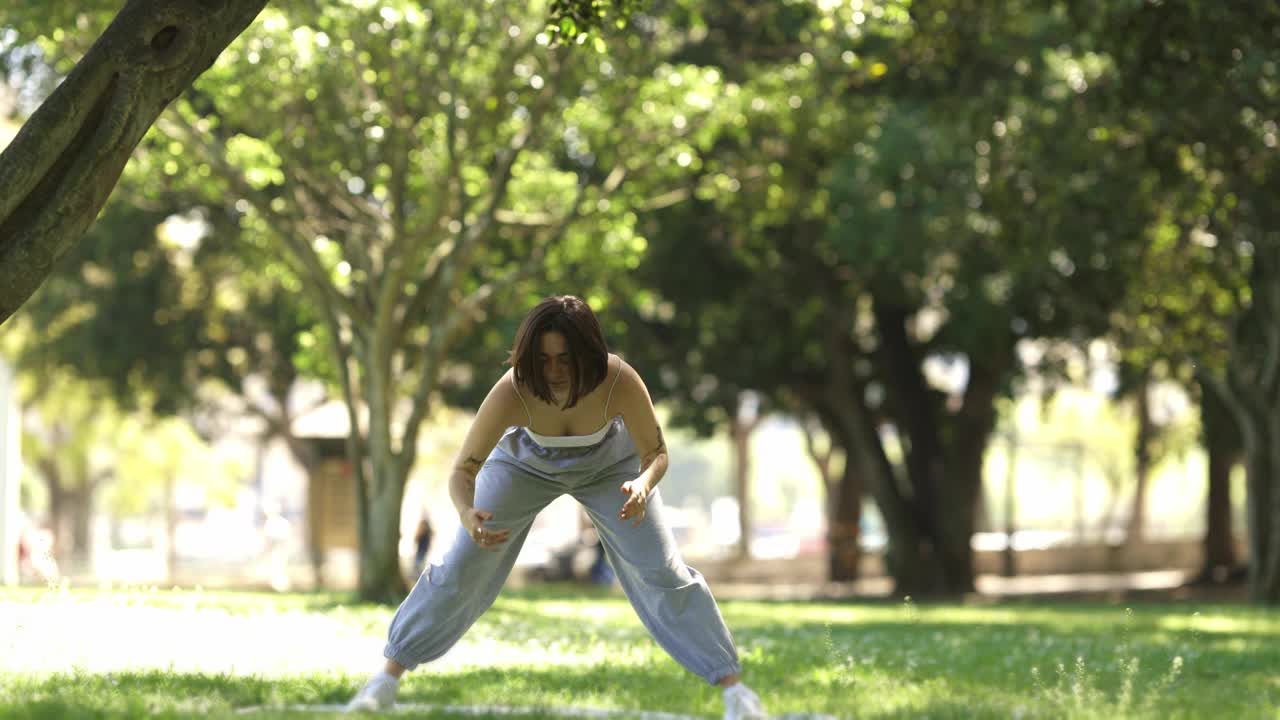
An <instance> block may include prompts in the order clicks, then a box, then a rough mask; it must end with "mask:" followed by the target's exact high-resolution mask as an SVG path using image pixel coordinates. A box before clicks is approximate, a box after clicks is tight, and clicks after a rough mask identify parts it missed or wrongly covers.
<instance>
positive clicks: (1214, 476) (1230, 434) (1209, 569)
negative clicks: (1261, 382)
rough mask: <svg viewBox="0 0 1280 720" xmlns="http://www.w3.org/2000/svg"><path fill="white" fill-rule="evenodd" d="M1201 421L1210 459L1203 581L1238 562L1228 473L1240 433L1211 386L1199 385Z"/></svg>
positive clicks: (1238, 450)
mask: <svg viewBox="0 0 1280 720" xmlns="http://www.w3.org/2000/svg"><path fill="white" fill-rule="evenodd" d="M1200 395H1201V399H1200V418H1201V422H1200V424H1201V426H1202V428H1203V432H1204V444H1205V449H1206V451H1207V453H1208V455H1209V472H1208V476H1209V477H1208V485H1209V488H1208V497H1207V498H1206V500H1205V533H1204V568H1203V570H1202V571H1201V573H1200V576H1201V578H1202V579H1205V580H1211V579H1215V578H1217V577H1218V576H1219V574H1222V573H1229V572H1230V571H1231V570H1232V569H1234V568H1235V567H1236V565H1237V563H1238V562H1239V559H1238V558H1237V557H1236V545H1235V531H1234V529H1233V528H1232V522H1231V471H1232V469H1234V468H1235V466H1236V463H1238V462H1240V454H1241V447H1240V433H1239V431H1238V430H1237V428H1236V424H1235V420H1234V419H1233V418H1232V417H1231V413H1230V409H1229V408H1228V407H1227V405H1226V404H1225V403H1224V402H1223V400H1222V398H1221V397H1219V396H1218V393H1217V391H1216V390H1215V389H1214V388H1213V386H1212V384H1211V383H1202V384H1201V393H1200Z"/></svg>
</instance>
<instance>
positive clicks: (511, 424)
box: [348, 295, 765, 720]
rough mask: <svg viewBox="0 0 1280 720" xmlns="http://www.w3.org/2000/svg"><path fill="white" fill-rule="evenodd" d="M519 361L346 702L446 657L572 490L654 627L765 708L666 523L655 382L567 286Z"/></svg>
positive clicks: (381, 701) (729, 710)
mask: <svg viewBox="0 0 1280 720" xmlns="http://www.w3.org/2000/svg"><path fill="white" fill-rule="evenodd" d="M508 364H509V365H511V369H510V370H509V371H507V373H506V374H505V375H503V376H502V378H501V379H499V380H498V382H497V383H496V384H495V385H494V386H493V388H492V389H491V390H490V391H489V395H488V397H486V398H485V399H484V402H483V403H482V404H481V405H480V410H479V411H478V412H477V413H476V417H475V420H474V421H473V422H472V425H471V428H470V430H469V431H468V432H467V436H466V439H465V440H464V441H463V445H462V449H461V452H459V454H458V460H457V461H456V463H455V465H454V471H453V474H452V475H451V476H450V479H449V493H450V496H451V497H452V499H453V503H454V506H455V507H456V508H457V511H458V515H459V517H460V519H461V521H462V522H461V527H460V528H459V530H458V533H457V535H456V536H455V538H454V542H453V545H452V546H451V547H450V548H449V551H448V553H447V555H446V557H445V558H444V561H443V563H442V564H440V565H433V566H431V567H430V568H429V569H428V570H427V572H426V573H425V574H423V575H422V576H421V577H419V578H418V582H417V584H416V585H414V588H413V591H412V592H411V593H410V594H409V597H408V598H406V599H405V601H404V603H403V604H401V605H400V609H399V610H398V611H397V612H396V615H395V617H394V618H393V619H392V621H391V628H390V631H389V633H388V640H389V641H388V643H387V645H386V647H385V648H384V649H383V655H384V656H385V657H386V662H385V665H384V668H383V670H382V671H380V672H378V673H376V674H375V675H374V676H373V677H371V678H370V679H369V681H368V682H367V683H365V685H364V687H362V688H361V689H360V691H359V692H358V693H357V694H356V696H355V698H354V699H352V701H351V702H350V704H349V705H348V709H350V710H376V709H386V708H390V707H392V706H393V705H394V704H395V697H396V690H397V689H398V687H399V679H400V676H401V675H403V674H404V672H405V671H406V670H412V669H414V668H416V667H417V666H418V665H421V664H423V663H426V662H429V661H431V660H434V659H436V658H438V657H440V656H441V655H443V654H444V653H445V652H446V651H447V650H449V648H451V647H452V646H453V645H454V644H455V643H456V642H457V641H458V640H459V639H460V638H461V637H462V635H463V633H465V632H466V631H467V629H468V628H469V627H470V626H471V624H472V623H474V622H475V621H476V619H477V618H479V617H480V615H481V614H483V613H484V612H485V610H487V609H488V608H489V606H490V605H492V604H493V601H494V599H495V598H496V597H497V595H498V591H499V590H500V589H501V587H502V584H503V582H504V581H505V580H506V578H507V575H508V574H509V573H510V572H511V568H512V566H513V565H514V564H515V560H516V556H517V554H519V551H520V547H521V545H522V544H523V543H524V540H525V537H526V536H527V535H528V533H529V527H530V525H531V524H532V523H533V519H534V516H535V515H537V513H538V511H540V510H542V509H543V508H545V507H546V506H547V505H548V504H549V503H550V502H551V501H552V500H555V499H556V498H557V497H559V496H561V495H563V494H565V493H568V494H569V495H572V496H573V497H574V498H575V499H576V500H577V501H578V502H580V503H582V505H583V506H584V507H585V508H586V511H587V513H588V514H589V515H590V517H591V521H592V522H593V523H594V524H595V527H596V531H597V533H598V534H599V537H600V541H601V542H602V543H603V545H604V548H605V553H606V554H607V555H608V557H609V559H610V561H611V564H612V566H613V569H614V571H615V572H616V573H617V576H618V579H619V581H620V582H621V584H622V588H623V590H624V591H625V592H626V594H627V597H628V599H630V600H631V604H632V606H633V607H634V608H635V610H636V612H637V614H639V616H640V620H641V622H642V623H643V624H644V626H645V628H646V629H648V630H649V632H650V633H651V634H652V635H653V637H654V639H655V640H657V641H658V643H659V644H660V645H661V646H662V647H663V649H665V650H666V651H667V652H668V653H670V654H671V656H672V657H673V658H674V659H675V660H676V661H677V662H679V663H680V664H681V665H683V666H684V667H685V668H687V669H688V670H689V671H691V672H693V673H694V674H696V675H699V676H701V677H702V678H704V679H705V680H706V681H707V682H708V683H711V684H713V685H719V686H721V687H722V688H724V702H725V713H724V717H725V719H726V720H738V719H739V718H759V717H765V714H764V708H763V706H762V705H761V703H760V699H759V698H758V697H757V696H756V694H755V693H754V692H752V691H751V690H750V689H749V688H748V687H747V686H746V685H744V684H743V683H742V682H740V680H739V675H740V673H741V665H740V664H739V662H738V652H737V649H736V648H735V647H734V644H733V639H732V638H731V637H730V635H729V629H728V628H727V627H725V624H724V620H723V619H722V618H721V616H720V610H719V609H718V608H717V607H716V602H715V599H714V598H712V596H711V592H710V590H709V589H708V588H707V584H706V581H705V580H704V579H703V578H702V575H701V574H699V573H698V571H696V570H694V569H693V568H690V567H688V566H686V565H685V564H684V561H683V560H682V559H681V557H680V552H679V550H678V548H677V547H676V544H675V538H674V537H673V536H672V534H671V530H670V528H669V527H668V525H667V523H666V522H664V521H663V513H664V510H663V506H662V498H661V496H660V494H659V493H658V491H657V490H656V489H655V487H654V486H656V485H657V484H658V482H659V481H660V480H661V479H662V476H663V475H664V474H665V473H666V471H667V462H668V460H667V446H666V443H665V442H664V441H663V438H662V428H661V427H660V426H659V424H658V419H657V417H656V416H655V414H654V410H653V403H652V401H651V400H650V399H649V392H648V390H647V389H646V388H645V384H644V382H643V381H642V380H641V379H640V376H639V375H638V374H636V371H635V370H634V369H632V368H631V367H630V366H629V365H627V363H626V362H624V361H623V360H622V359H621V358H619V357H618V356H616V355H612V354H610V353H609V350H608V347H607V345H606V344H605V340H604V334H603V333H602V332H601V330H600V325H599V323H598V322H597V321H596V317H595V315H594V313H592V312H591V308H589V307H588V306H587V304H586V303H585V302H583V301H582V300H580V299H578V298H576V297H573V296H570V295H565V296H556V297H549V298H547V299H546V300H543V301H542V302H541V303H539V304H538V305H537V306H536V307H534V308H533V309H532V310H531V311H530V312H529V314H528V315H527V316H526V317H525V319H524V321H523V322H522V323H521V325H520V328H519V329H518V330H517V331H516V337H515V342H514V345H513V347H512V350H511V355H510V357H509V358H508ZM601 423H603V425H601ZM535 428H537V430H536V431H535ZM620 494H621V497H620V496H619V495H620Z"/></svg>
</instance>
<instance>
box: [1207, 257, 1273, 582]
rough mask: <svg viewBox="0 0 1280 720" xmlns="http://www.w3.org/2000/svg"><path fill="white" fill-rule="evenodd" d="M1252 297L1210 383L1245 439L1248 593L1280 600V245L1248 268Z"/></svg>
mask: <svg viewBox="0 0 1280 720" xmlns="http://www.w3.org/2000/svg"><path fill="white" fill-rule="evenodd" d="M1249 287H1250V290H1251V291H1252V301H1251V306H1250V307H1249V309H1248V310H1247V311H1246V312H1245V313H1243V314H1242V315H1241V317H1240V319H1239V322H1238V323H1237V325H1236V328H1235V333H1234V337H1233V343H1232V347H1231V351H1230V355H1229V357H1228V360H1227V371H1226V374H1225V377H1224V378H1222V379H1211V380H1210V382H1211V383H1212V384H1213V386H1214V388H1215V389H1216V390H1217V392H1218V396H1219V397H1220V398H1222V399H1223V400H1225V401H1226V402H1227V405H1228V407H1230V408H1231V414H1232V416H1233V417H1234V418H1235V421H1236V425H1237V427H1238V428H1239V430H1240V435H1241V437H1242V439H1243V441H1244V442H1243V445H1244V458H1245V477H1246V487H1247V492H1248V510H1249V594H1250V597H1251V598H1252V599H1253V601H1254V602H1258V603H1263V604H1267V605H1276V604H1280V487H1277V482H1276V478H1277V475H1278V474H1280V247H1277V246H1276V244H1275V243H1268V244H1262V245H1260V246H1259V247H1258V248H1257V249H1256V250H1255V255H1254V257H1253V267H1252V268H1251V269H1250V273H1249Z"/></svg>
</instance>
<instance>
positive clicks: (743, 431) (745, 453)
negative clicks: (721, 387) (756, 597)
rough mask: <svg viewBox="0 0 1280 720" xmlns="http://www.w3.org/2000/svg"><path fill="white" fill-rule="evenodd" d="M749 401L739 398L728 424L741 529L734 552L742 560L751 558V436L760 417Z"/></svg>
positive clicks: (752, 520)
mask: <svg viewBox="0 0 1280 720" xmlns="http://www.w3.org/2000/svg"><path fill="white" fill-rule="evenodd" d="M749 402H750V401H742V400H740V401H739V403H738V408H737V410H736V412H735V414H734V417H733V419H732V420H731V421H730V423H729V439H730V442H731V443H732V445H733V448H732V451H733V463H732V466H733V487H734V493H735V494H736V496H737V499H738V530H739V532H738V545H737V548H736V549H735V553H736V555H737V557H738V559H740V560H746V559H748V558H750V557H751V530H752V525H753V522H754V519H753V517H752V514H751V436H752V434H753V433H755V431H756V428H757V427H758V426H759V424H760V417H759V416H758V415H757V414H756V413H755V411H754V410H751V409H746V408H745V407H744V406H746V405H747V404H748V403H749Z"/></svg>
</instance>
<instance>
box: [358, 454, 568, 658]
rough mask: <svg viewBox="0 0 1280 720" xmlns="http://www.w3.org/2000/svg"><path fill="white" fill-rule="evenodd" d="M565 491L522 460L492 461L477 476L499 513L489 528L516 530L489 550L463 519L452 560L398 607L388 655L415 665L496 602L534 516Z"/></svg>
mask: <svg viewBox="0 0 1280 720" xmlns="http://www.w3.org/2000/svg"><path fill="white" fill-rule="evenodd" d="M562 494H564V488H563V487H562V486H560V485H557V484H556V483H554V482H551V481H548V480H546V479H545V478H542V477H538V476H535V475H532V474H530V473H528V472H525V471H523V470H521V469H520V468H519V467H518V466H517V465H514V464H511V463H507V462H501V461H494V460H490V461H489V462H486V463H485V465H484V467H482V468H481V470H480V472H479V473H478V474H477V475H476V507H478V508H480V509H481V510H488V511H489V512H491V513H493V519H492V520H489V521H488V522H486V523H485V528H488V529H493V530H504V529H510V530H511V535H510V539H509V540H508V541H507V542H505V543H503V544H502V545H500V546H498V547H499V549H498V550H497V551H496V552H495V551H492V550H484V549H481V548H480V546H478V545H476V544H475V542H474V541H473V540H472V539H471V536H470V535H469V534H468V533H467V530H466V528H465V527H462V526H461V525H459V527H458V531H457V533H456V534H455V537H454V539H453V545H452V546H451V547H450V548H449V550H448V552H447V553H446V555H445V558H444V561H443V562H442V563H441V564H440V565H432V566H430V567H429V568H428V569H427V571H426V572H425V573H423V574H422V576H421V577H419V578H418V582H417V583H416V584H415V585H414V586H413V590H412V591H411V592H410V593H409V597H407V598H405V600H404V602H403V603H401V605H400V608H399V609H398V610H396V614H395V617H394V618H392V620H391V629H390V630H389V631H388V633H387V645H386V648H384V649H383V651H382V654H383V655H384V656H386V657H388V658H390V659H392V660H395V661H396V662H397V663H399V664H401V665H403V666H404V667H406V668H408V669H410V670H412V669H413V668H415V667H417V666H418V665H420V664H422V663H425V662H429V661H431V660H435V659H436V658H438V657H440V656H441V655H444V654H445V652H447V651H448V650H449V648H451V647H453V646H454V644H455V643H457V642H458V640H459V639H460V638H461V637H462V635H463V633H465V632H466V631H467V629H468V628H470V627H471V625H472V623H474V622H475V621H476V620H477V619H478V618H479V617H480V616H481V615H482V614H484V612H485V611H486V610H488V609H489V607H490V606H491V605H493V601H494V600H495V599H496V598H497V597H498V592H499V591H500V590H501V589H502V585H503V583H504V582H506V579H507V576H508V575H510V574H511V568H512V566H514V565H515V561H516V556H517V555H519V554H520V547H521V546H522V545H523V544H524V540H525V538H526V537H527V536H528V534H529V527H530V526H531V525H532V524H533V518H534V516H535V515H537V514H538V512H539V511H540V510H542V509H543V508H545V507H546V506H547V505H548V504H549V503H550V502H551V501H552V500H554V499H556V498H557V497H559V496H560V495H562Z"/></svg>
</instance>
